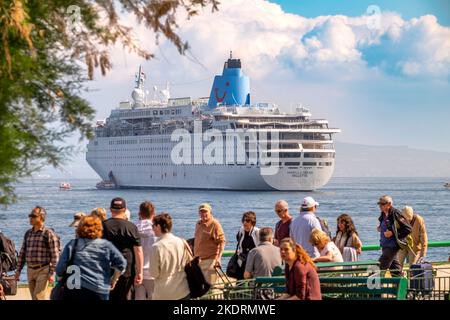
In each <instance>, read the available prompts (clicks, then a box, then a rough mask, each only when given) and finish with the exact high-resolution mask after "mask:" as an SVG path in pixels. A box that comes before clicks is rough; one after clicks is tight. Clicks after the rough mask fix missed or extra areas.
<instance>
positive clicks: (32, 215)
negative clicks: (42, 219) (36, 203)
mask: <svg viewBox="0 0 450 320" xmlns="http://www.w3.org/2000/svg"><path fill="white" fill-rule="evenodd" d="M37 217H39V216H38V215H37V214H29V215H28V218H37Z"/></svg>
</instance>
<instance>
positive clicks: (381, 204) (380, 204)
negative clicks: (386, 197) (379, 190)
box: [378, 202, 388, 206]
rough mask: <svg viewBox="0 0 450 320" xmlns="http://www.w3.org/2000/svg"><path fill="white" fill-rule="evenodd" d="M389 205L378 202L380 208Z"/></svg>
mask: <svg viewBox="0 0 450 320" xmlns="http://www.w3.org/2000/svg"><path fill="white" fill-rule="evenodd" d="M387 204H388V203H387V202H378V205H379V206H385V205H387Z"/></svg>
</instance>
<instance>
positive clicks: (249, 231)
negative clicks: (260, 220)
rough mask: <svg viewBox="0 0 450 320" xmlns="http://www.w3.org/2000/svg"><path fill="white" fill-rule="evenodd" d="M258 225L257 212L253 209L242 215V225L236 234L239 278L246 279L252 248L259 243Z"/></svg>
mask: <svg viewBox="0 0 450 320" xmlns="http://www.w3.org/2000/svg"><path fill="white" fill-rule="evenodd" d="M255 225H256V213H254V212H253V211H247V212H244V214H243V215H242V226H241V228H240V229H239V231H238V233H237V234H236V240H237V242H238V244H237V247H236V254H237V255H238V257H239V258H238V265H239V268H238V274H237V279H238V280H242V279H244V271H245V263H246V261H247V256H248V253H249V252H250V250H252V249H253V248H256V247H257V246H258V245H259V228H258V227H255Z"/></svg>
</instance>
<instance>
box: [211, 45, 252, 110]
mask: <svg viewBox="0 0 450 320" xmlns="http://www.w3.org/2000/svg"><path fill="white" fill-rule="evenodd" d="M249 104H250V80H249V78H248V77H247V76H246V75H244V73H243V72H242V70H241V60H240V59H233V57H232V56H231V53H230V59H228V61H227V62H225V65H224V67H223V72H222V75H221V76H215V77H214V83H213V86H212V88H211V94H210V95H209V101H208V106H209V107H210V108H214V107H216V106H219V105H249Z"/></svg>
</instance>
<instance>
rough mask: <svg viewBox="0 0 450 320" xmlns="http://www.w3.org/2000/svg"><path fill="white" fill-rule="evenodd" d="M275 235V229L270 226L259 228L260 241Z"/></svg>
mask: <svg viewBox="0 0 450 320" xmlns="http://www.w3.org/2000/svg"><path fill="white" fill-rule="evenodd" d="M272 237H273V230H272V228H269V227H264V228H261V229H259V241H261V242H264V241H269V238H272Z"/></svg>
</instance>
